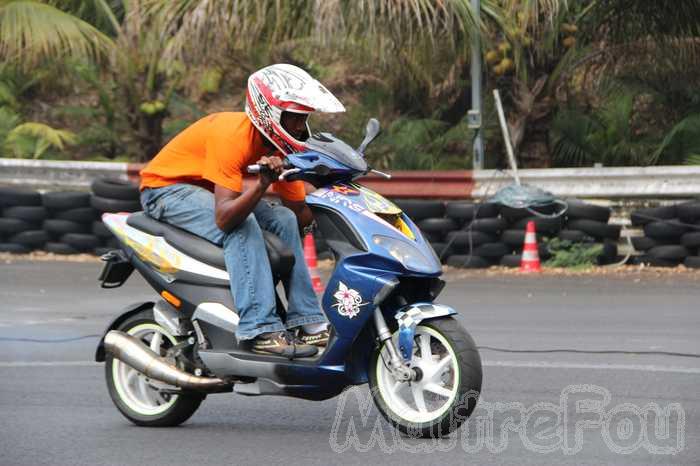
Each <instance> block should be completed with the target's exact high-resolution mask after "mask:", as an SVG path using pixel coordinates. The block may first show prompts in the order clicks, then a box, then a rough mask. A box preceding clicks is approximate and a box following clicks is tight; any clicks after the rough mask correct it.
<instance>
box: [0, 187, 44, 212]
mask: <svg viewBox="0 0 700 466" xmlns="http://www.w3.org/2000/svg"><path fill="white" fill-rule="evenodd" d="M40 205H41V194H39V192H38V191H35V190H33V189H25V188H12V187H0V207H13V206H40Z"/></svg>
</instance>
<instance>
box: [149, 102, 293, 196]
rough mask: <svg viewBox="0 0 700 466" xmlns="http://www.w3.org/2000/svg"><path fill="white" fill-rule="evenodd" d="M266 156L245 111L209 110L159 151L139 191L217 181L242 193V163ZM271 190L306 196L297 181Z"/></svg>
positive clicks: (259, 136) (282, 194)
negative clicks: (210, 112) (218, 111)
mask: <svg viewBox="0 0 700 466" xmlns="http://www.w3.org/2000/svg"><path fill="white" fill-rule="evenodd" d="M269 154H270V149H268V148H266V147H265V146H264V144H263V136H262V135H261V134H260V132H259V131H257V130H256V128H255V126H253V124H252V123H251V122H250V120H249V119H248V116H247V115H246V114H245V113H243V112H222V113H213V114H211V115H209V116H206V117H204V118H202V119H201V120H199V121H196V122H195V123H193V124H192V125H190V126H189V127H187V128H185V129H184V130H183V131H182V132H181V133H180V134H178V135H177V136H175V137H174V138H173V139H172V140H171V141H170V142H169V143H168V144H166V145H165V147H163V149H161V151H160V152H158V154H157V155H156V156H155V157H154V158H153V160H151V161H150V162H149V163H148V165H146V167H144V169H143V170H141V189H142V190H143V189H144V188H160V187H163V186H168V185H171V184H175V183H192V184H197V185H203V186H206V187H208V188H211V189H213V185H212V184H218V185H220V186H223V187H224V188H228V189H230V190H232V191H236V192H239V193H240V192H243V173H245V170H246V167H247V166H248V165H251V164H254V163H255V162H257V161H258V160H259V159H260V157H262V156H265V155H269ZM273 189H274V191H275V192H276V193H277V194H279V195H280V197H282V198H284V199H287V200H290V201H303V200H304V198H305V196H306V191H305V189H304V183H303V182H301V181H292V182H286V181H278V182H275V183H273Z"/></svg>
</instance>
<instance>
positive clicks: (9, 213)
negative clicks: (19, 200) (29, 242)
mask: <svg viewBox="0 0 700 466" xmlns="http://www.w3.org/2000/svg"><path fill="white" fill-rule="evenodd" d="M2 215H3V217H5V218H17V219H19V220H24V221H25V222H28V223H31V224H33V225H41V222H43V221H44V220H45V219H46V217H48V212H47V210H46V207H43V206H15V207H8V208H6V209H3V211H2Z"/></svg>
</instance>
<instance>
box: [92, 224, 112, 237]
mask: <svg viewBox="0 0 700 466" xmlns="http://www.w3.org/2000/svg"><path fill="white" fill-rule="evenodd" d="M92 234H93V235H95V236H97V237H98V238H102V239H108V238H111V237H113V236H114V233H112V232H111V231H110V230H109V228H107V225H105V224H104V223H103V222H102V221H101V220H95V221H94V222H92Z"/></svg>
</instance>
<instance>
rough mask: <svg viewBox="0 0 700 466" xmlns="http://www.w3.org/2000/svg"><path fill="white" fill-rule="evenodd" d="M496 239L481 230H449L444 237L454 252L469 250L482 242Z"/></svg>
mask: <svg viewBox="0 0 700 466" xmlns="http://www.w3.org/2000/svg"><path fill="white" fill-rule="evenodd" d="M497 241H498V237H497V236H493V235H489V234H488V233H484V232H482V231H451V232H449V233H448V234H447V236H446V237H445V242H446V243H448V244H450V246H451V247H452V248H453V250H454V251H456V252H469V251H470V249H473V248H476V247H478V246H480V245H482V244H484V243H494V242H497Z"/></svg>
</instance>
